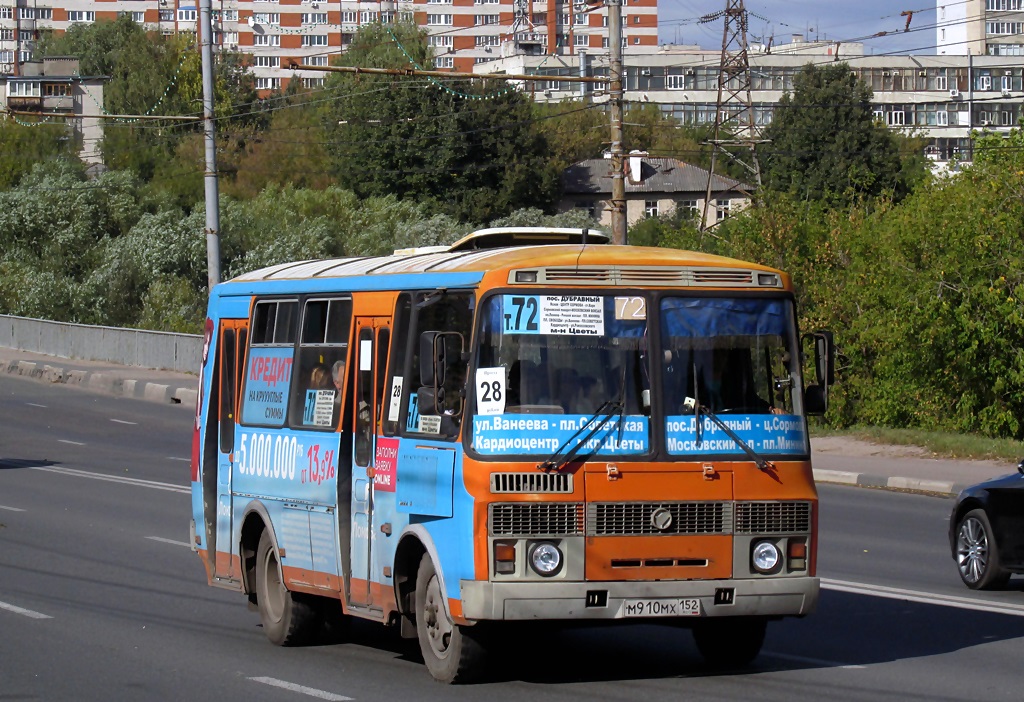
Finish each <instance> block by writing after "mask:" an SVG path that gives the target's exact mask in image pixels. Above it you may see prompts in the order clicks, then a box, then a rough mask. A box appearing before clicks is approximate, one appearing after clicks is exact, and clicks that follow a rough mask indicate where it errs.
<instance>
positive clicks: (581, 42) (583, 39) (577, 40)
mask: <svg viewBox="0 0 1024 702" xmlns="http://www.w3.org/2000/svg"><path fill="white" fill-rule="evenodd" d="M572 45H573V46H590V36H589V35H587V34H574V35H573V37H572Z"/></svg>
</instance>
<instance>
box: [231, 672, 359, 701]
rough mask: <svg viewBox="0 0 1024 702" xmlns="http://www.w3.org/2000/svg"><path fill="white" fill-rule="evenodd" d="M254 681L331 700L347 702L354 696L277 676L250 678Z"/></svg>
mask: <svg viewBox="0 0 1024 702" xmlns="http://www.w3.org/2000/svg"><path fill="white" fill-rule="evenodd" d="M249 679H250V680H252V681H253V682H258V683H263V684H264V685H270V686H272V687H280V688H281V689H283V690H290V691H291V692H298V693H299V694H302V695H309V696H310V697H316V698H317V699H318V700H331V701H332V702H346V700H352V699H354V698H352V697H345V696H344V695H336V694H334V693H333V692H327V691H325V690H317V689H316V688H315V687H306V686H305V685H296V684H295V683H290V682H285V681H284V680H278V679H277V678H263V677H260V678H249Z"/></svg>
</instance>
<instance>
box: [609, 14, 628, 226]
mask: <svg viewBox="0 0 1024 702" xmlns="http://www.w3.org/2000/svg"><path fill="white" fill-rule="evenodd" d="M604 6H605V8H606V9H607V11H608V48H609V66H608V78H609V91H608V105H609V108H610V112H611V122H612V124H611V130H612V133H611V141H612V148H611V154H612V158H611V161H612V200H611V206H612V207H611V209H612V243H613V244H625V243H626V179H625V175H624V174H623V172H622V171H623V168H622V162H623V149H622V0H605V3H604Z"/></svg>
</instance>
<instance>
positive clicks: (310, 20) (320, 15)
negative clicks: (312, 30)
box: [302, 12, 327, 24]
mask: <svg viewBox="0 0 1024 702" xmlns="http://www.w3.org/2000/svg"><path fill="white" fill-rule="evenodd" d="M302 23H303V24H327V13H326V12H303V13H302Z"/></svg>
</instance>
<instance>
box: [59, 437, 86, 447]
mask: <svg viewBox="0 0 1024 702" xmlns="http://www.w3.org/2000/svg"><path fill="white" fill-rule="evenodd" d="M57 443H61V444H71V445H72V446H85V444H83V443H82V442H81V441H68V440H67V439H57Z"/></svg>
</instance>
